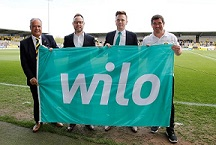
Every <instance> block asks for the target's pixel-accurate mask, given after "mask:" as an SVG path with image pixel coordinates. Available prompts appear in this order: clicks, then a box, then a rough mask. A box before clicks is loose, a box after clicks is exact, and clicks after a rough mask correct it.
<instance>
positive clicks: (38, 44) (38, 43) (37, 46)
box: [35, 38, 40, 59]
mask: <svg viewBox="0 0 216 145" xmlns="http://www.w3.org/2000/svg"><path fill="white" fill-rule="evenodd" d="M39 40H40V38H36V45H35V47H36V59H37V55H38V48H39V46H40V42H39Z"/></svg>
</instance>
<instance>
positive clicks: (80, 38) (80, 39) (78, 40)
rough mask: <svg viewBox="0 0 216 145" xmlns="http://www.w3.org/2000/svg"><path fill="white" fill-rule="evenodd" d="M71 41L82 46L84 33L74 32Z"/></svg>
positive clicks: (76, 45)
mask: <svg viewBox="0 0 216 145" xmlns="http://www.w3.org/2000/svg"><path fill="white" fill-rule="evenodd" d="M73 42H74V45H75V47H82V46H83V43H84V33H82V35H79V36H78V35H76V34H75V33H74V40H73Z"/></svg>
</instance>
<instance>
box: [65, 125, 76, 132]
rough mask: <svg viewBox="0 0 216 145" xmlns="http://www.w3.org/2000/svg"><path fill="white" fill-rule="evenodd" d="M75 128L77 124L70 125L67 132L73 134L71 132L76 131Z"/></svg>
mask: <svg viewBox="0 0 216 145" xmlns="http://www.w3.org/2000/svg"><path fill="white" fill-rule="evenodd" d="M75 126H76V124H70V125H69V126H68V127H67V131H68V132H71V131H72V130H73V129H74V127H75Z"/></svg>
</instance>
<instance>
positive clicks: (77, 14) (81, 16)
mask: <svg viewBox="0 0 216 145" xmlns="http://www.w3.org/2000/svg"><path fill="white" fill-rule="evenodd" d="M77 16H80V17H82V18H83V16H82V15H81V14H79V13H77V14H76V15H74V18H75V17H77ZM83 19H84V18H83Z"/></svg>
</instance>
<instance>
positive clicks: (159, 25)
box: [151, 18, 164, 33]
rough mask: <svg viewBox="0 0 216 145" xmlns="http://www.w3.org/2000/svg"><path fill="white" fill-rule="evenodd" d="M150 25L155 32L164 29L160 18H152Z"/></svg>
mask: <svg viewBox="0 0 216 145" xmlns="http://www.w3.org/2000/svg"><path fill="white" fill-rule="evenodd" d="M151 25H152V28H153V30H154V32H155V33H161V32H163V31H164V29H163V28H164V23H163V21H162V20H161V19H160V18H159V19H155V20H153V22H152V24H151Z"/></svg>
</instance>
